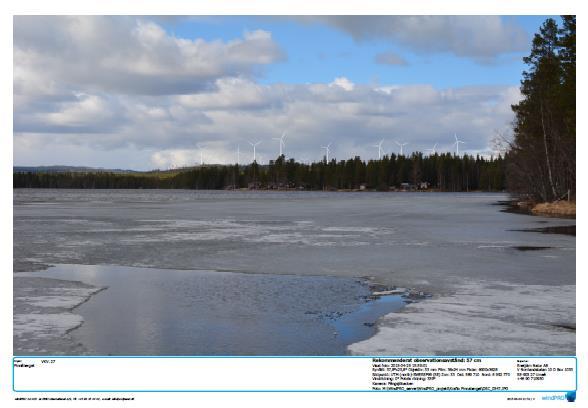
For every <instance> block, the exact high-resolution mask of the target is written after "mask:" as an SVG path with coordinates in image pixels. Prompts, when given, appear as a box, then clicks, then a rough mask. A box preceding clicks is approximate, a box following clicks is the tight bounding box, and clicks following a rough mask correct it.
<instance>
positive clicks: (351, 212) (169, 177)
mask: <svg viewBox="0 0 588 408" xmlns="http://www.w3.org/2000/svg"><path fill="white" fill-rule="evenodd" d="M12 22H13V38H12V47H13V48H12V56H13V62H12V77H13V83H12V89H13V95H12V103H13V105H12V109H13V114H12V120H13V122H12V126H13V129H12V131H13V134H12V154H13V163H12V263H13V273H12V282H13V287H12V293H13V297H12V304H13V315H12V320H13V327H12V338H13V341H12V353H13V356H88V357H90V356H145V357H148V356H151V357H156V356H168V357H169V356H210V357H215V356H217V357H221V356H224V357H230V356H234V357H238V356H256V357H261V356H280V357H295V356H317V357H318V356H347V357H356V356H372V357H374V356H576V295H577V292H576V16H575V15H543V14H536V13H531V12H529V14H528V15H505V14H502V15H500V14H494V15H482V14H480V15H375V14H374V15H360V14H356V15H336V13H333V14H331V15H319V14H317V15H262V13H260V14H259V15H245V14H243V15H241V14H239V13H234V14H232V15H220V14H219V15H212V14H211V15H77V14H70V15H33V14H26V15H25V14H22V15H14V16H12ZM580 295H581V293H580ZM7 331H8V330H7ZM374 361H377V360H374ZM13 386H14V382H13ZM574 398H575V393H574Z"/></svg>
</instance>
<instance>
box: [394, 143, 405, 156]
mask: <svg viewBox="0 0 588 408" xmlns="http://www.w3.org/2000/svg"><path fill="white" fill-rule="evenodd" d="M394 143H396V144H397V145H398V146H400V155H401V156H403V155H404V153H402V150H403V149H402V148H403V147H404V146H406V145H407V144H408V143H398V142H396V141H394Z"/></svg>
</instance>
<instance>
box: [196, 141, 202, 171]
mask: <svg viewBox="0 0 588 408" xmlns="http://www.w3.org/2000/svg"><path fill="white" fill-rule="evenodd" d="M196 147H198V149H199V150H200V165H201V166H202V165H203V164H204V158H203V156H202V145H201V144H200V143H196Z"/></svg>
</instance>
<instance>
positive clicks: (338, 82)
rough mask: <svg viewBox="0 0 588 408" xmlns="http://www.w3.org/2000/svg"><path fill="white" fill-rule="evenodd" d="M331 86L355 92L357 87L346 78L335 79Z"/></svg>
mask: <svg viewBox="0 0 588 408" xmlns="http://www.w3.org/2000/svg"><path fill="white" fill-rule="evenodd" d="M329 85H330V86H338V87H339V88H342V89H345V90H346V91H353V88H354V87H355V85H354V84H353V82H351V81H350V80H349V79H347V78H345V77H339V78H335V80H334V81H333V82H331V83H330V84H329Z"/></svg>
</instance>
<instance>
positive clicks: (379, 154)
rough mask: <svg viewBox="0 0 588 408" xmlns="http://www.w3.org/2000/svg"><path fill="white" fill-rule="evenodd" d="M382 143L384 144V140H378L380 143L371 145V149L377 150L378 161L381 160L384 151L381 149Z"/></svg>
mask: <svg viewBox="0 0 588 408" xmlns="http://www.w3.org/2000/svg"><path fill="white" fill-rule="evenodd" d="M382 143H384V139H382V140H380V143H378V144H375V145H372V147H377V148H378V160H380V159H382V152H383V151H384V150H383V149H382Z"/></svg>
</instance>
